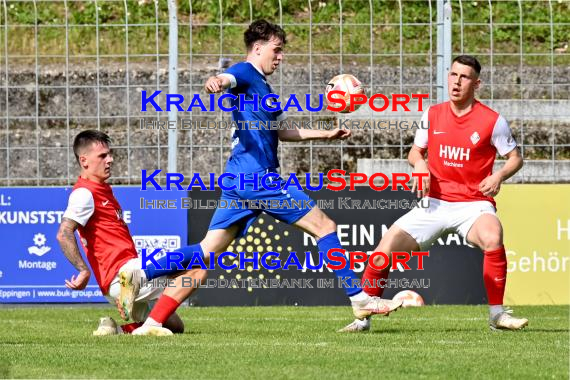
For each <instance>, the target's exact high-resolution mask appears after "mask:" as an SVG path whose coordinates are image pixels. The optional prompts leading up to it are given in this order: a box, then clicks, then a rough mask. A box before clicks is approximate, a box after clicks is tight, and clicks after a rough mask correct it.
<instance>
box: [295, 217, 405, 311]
mask: <svg viewBox="0 0 570 380" xmlns="http://www.w3.org/2000/svg"><path fill="white" fill-rule="evenodd" d="M294 225H295V226H297V227H299V228H301V229H302V230H305V231H307V232H309V233H310V234H312V235H313V236H317V237H320V239H318V240H317V246H318V247H319V250H320V251H322V252H323V253H325V261H328V256H327V255H326V253H327V252H329V251H330V250H333V249H334V250H343V248H342V245H341V244H340V240H339V238H338V235H337V232H336V224H335V222H333V221H332V220H331V219H330V218H329V217H327V216H326V215H325V213H324V212H322V211H321V210H320V209H318V208H317V207H314V208H312V209H311V211H309V212H308V213H307V214H305V216H303V217H302V218H301V219H299V220H298V221H296V222H295V223H294ZM333 252H334V251H333ZM332 255H333V256H341V255H342V253H340V252H335V253H333V254H332ZM335 275H336V276H337V277H338V278H339V279H343V280H345V284H346V286H344V290H345V292H346V295H347V296H348V297H349V298H350V301H351V304H352V311H353V313H354V316H355V317H356V318H357V319H360V320H362V319H365V318H366V317H369V316H371V315H374V314H381V315H388V314H389V313H390V312H392V311H394V310H396V309H398V308H399V307H400V306H402V302H401V301H393V300H385V299H382V298H379V297H371V296H369V295H368V294H366V293H365V292H363V291H362V289H361V288H360V280H359V279H358V277H357V276H356V274H355V273H354V272H353V271H352V270H351V269H350V268H348V264H347V266H346V267H345V268H341V269H339V270H336V271H335Z"/></svg>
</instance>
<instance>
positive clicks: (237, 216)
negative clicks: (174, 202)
mask: <svg viewBox="0 0 570 380" xmlns="http://www.w3.org/2000/svg"><path fill="white" fill-rule="evenodd" d="M264 174H266V172H265V171H263V172H260V173H257V175H258V176H259V181H258V182H259V187H258V190H254V184H253V183H245V184H244V190H239V178H235V179H233V178H227V177H226V178H224V180H223V184H224V186H228V187H231V186H232V185H235V186H236V188H235V189H234V190H222V196H221V198H220V202H219V206H220V205H221V206H222V207H218V208H217V209H216V211H215V212H214V216H212V220H211V221H210V227H208V229H209V230H219V229H227V228H229V227H231V226H233V225H234V224H238V225H239V230H238V234H237V237H242V236H245V235H246V234H247V230H248V229H249V227H250V226H251V225H252V224H253V222H254V221H255V219H256V218H257V217H258V216H259V214H261V213H262V212H265V213H267V214H269V215H271V216H272V217H274V218H275V219H278V220H280V221H282V222H284V223H287V224H293V223H295V222H296V221H298V220H299V219H301V218H302V217H303V216H305V215H307V213H308V212H309V211H311V209H312V208H313V207H315V202H314V201H313V200H312V199H311V198H310V197H309V196H308V195H307V194H305V192H304V191H303V190H300V189H299V188H297V186H294V185H293V186H290V187H289V188H288V189H287V190H283V186H284V185H285V180H284V179H283V178H281V177H280V176H279V178H275V177H272V178H271V181H270V182H269V184H270V185H271V186H277V185H278V187H277V188H276V189H265V188H264V187H263V186H262V184H261V182H262V180H261V178H262V177H263V175H264ZM245 178H246V179H253V178H254V174H253V173H248V174H246V175H245ZM224 201H225V202H224Z"/></svg>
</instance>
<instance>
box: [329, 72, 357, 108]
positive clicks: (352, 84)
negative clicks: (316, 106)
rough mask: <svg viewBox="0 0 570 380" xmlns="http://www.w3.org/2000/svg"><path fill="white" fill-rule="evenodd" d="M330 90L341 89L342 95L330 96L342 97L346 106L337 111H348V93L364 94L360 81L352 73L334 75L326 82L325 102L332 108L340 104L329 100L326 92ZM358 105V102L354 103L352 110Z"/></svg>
mask: <svg viewBox="0 0 570 380" xmlns="http://www.w3.org/2000/svg"><path fill="white" fill-rule="evenodd" d="M331 91H343V92H344V96H342V95H341V94H331V98H333V99H342V100H344V101H345V102H346V107H344V108H343V109H341V110H340V111H338V112H341V113H349V112H352V111H350V101H351V99H350V95H351V94H352V95H364V88H362V83H360V81H359V80H358V79H356V77H355V76H354V75H350V74H340V75H337V76H336V77H334V78H332V79H331V80H330V81H329V83H328V84H327V88H326V90H325V97H326V100H327V104H328V105H330V106H331V107H333V108H339V107H341V106H342V105H341V104H339V103H338V102H330V101H329V97H328V94H329V92H331ZM359 107H360V104H356V105H355V107H354V110H355V111H356V110H357V109H358V108H359Z"/></svg>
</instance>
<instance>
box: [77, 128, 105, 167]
mask: <svg viewBox="0 0 570 380" xmlns="http://www.w3.org/2000/svg"><path fill="white" fill-rule="evenodd" d="M93 143H101V144H105V145H110V144H111V138H110V137H109V136H108V135H107V134H106V133H105V132H101V131H95V130H92V129H90V130H87V131H83V132H81V133H79V134H78V135H77V136H75V140H73V153H74V154H75V159H76V160H77V162H79V154H80V153H81V151H82V150H83V149H85V148H87V147H89V146H90V145H91V144H93Z"/></svg>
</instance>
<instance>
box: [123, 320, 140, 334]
mask: <svg viewBox="0 0 570 380" xmlns="http://www.w3.org/2000/svg"><path fill="white" fill-rule="evenodd" d="M142 325H143V324H142V322H134V323H127V324H126V325H121V330H123V332H124V333H125V334H132V333H133V331H134V330H135V329H137V328H139V327H141V326H142Z"/></svg>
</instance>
